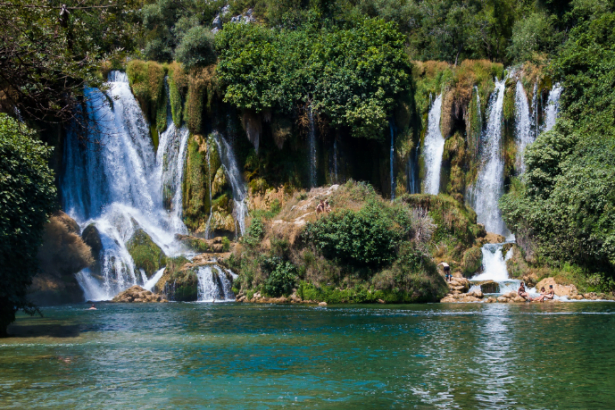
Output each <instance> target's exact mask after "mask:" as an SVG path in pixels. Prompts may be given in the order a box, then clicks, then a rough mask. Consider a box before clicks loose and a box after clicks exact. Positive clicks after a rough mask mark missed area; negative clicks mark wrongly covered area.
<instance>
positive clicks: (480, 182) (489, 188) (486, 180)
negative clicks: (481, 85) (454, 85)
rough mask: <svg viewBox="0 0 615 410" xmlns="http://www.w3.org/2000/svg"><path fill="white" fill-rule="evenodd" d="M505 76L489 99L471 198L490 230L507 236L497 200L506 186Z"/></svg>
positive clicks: (479, 217) (480, 221) (475, 208)
mask: <svg viewBox="0 0 615 410" xmlns="http://www.w3.org/2000/svg"><path fill="white" fill-rule="evenodd" d="M505 84H506V79H503V80H501V81H499V80H497V79H496V81H495V90H494V92H493V93H492V94H491V97H490V100H489V109H488V120H487V126H486V128H485V129H484V130H483V134H482V137H481V144H482V146H481V160H482V161H481V162H482V165H481V168H480V170H479V173H478V178H477V181H476V185H475V186H474V187H473V189H471V190H469V194H470V202H471V203H472V204H473V208H474V210H475V211H476V214H477V216H478V222H479V223H482V224H484V225H485V229H486V230H487V232H494V233H497V234H500V235H504V236H506V235H507V234H508V230H507V229H506V225H505V224H504V221H503V220H502V215H501V213H500V209H499V207H498V201H499V199H500V197H501V196H502V193H503V188H504V157H503V155H502V143H501V140H502V109H503V106H504V92H505Z"/></svg>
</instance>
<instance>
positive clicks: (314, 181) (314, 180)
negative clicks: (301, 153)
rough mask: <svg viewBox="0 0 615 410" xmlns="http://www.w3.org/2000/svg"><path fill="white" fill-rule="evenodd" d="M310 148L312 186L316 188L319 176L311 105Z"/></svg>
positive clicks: (309, 114)
mask: <svg viewBox="0 0 615 410" xmlns="http://www.w3.org/2000/svg"><path fill="white" fill-rule="evenodd" d="M308 150H309V158H308V159H309V164H310V188H314V187H315V186H316V184H317V183H318V178H317V170H318V167H317V165H318V164H317V163H316V160H317V152H316V127H315V126H314V113H313V112H312V107H311V106H310V108H309V110H308Z"/></svg>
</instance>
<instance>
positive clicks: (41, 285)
mask: <svg viewBox="0 0 615 410" xmlns="http://www.w3.org/2000/svg"><path fill="white" fill-rule="evenodd" d="M37 258H38V262H39V267H40V272H39V273H38V274H36V275H35V276H34V278H33V279H32V284H31V285H30V287H29V288H28V300H29V301H30V302H32V303H34V304H37V305H39V306H48V305H59V304H63V303H79V302H83V301H84V296H83V291H82V289H81V287H80V286H79V283H78V282H77V280H76V278H75V274H76V273H77V272H79V271H80V270H81V269H84V268H87V267H89V266H91V265H92V264H93V263H94V259H93V258H92V250H91V248H90V247H89V246H88V245H87V244H86V243H85V242H84V241H83V239H82V238H81V236H80V235H79V225H78V224H77V222H75V221H74V220H73V219H72V218H71V217H70V216H68V215H67V214H65V213H64V212H56V213H54V214H53V215H51V217H50V218H49V222H48V223H47V224H46V225H45V228H44V231H43V244H42V246H41V247H40V248H39V251H38V255H37Z"/></svg>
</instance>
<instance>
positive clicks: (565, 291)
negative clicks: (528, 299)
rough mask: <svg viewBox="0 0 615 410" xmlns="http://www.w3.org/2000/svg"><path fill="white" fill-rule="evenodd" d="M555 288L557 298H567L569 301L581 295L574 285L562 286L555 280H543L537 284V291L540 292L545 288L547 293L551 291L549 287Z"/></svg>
mask: <svg viewBox="0 0 615 410" xmlns="http://www.w3.org/2000/svg"><path fill="white" fill-rule="evenodd" d="M551 285H552V286H553V291H554V292H555V296H565V297H567V298H568V299H571V298H573V297H575V296H577V295H578V294H579V292H578V291H577V287H576V286H574V285H560V284H558V283H557V282H555V279H553V278H546V279H543V280H541V281H540V282H538V283H537V284H536V290H537V291H540V289H541V288H542V287H544V288H545V289H546V290H547V291H549V286H551Z"/></svg>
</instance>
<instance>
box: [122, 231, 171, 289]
mask: <svg viewBox="0 0 615 410" xmlns="http://www.w3.org/2000/svg"><path fill="white" fill-rule="evenodd" d="M126 249H128V253H130V256H132V260H133V261H134V263H135V267H136V268H137V269H143V271H144V272H145V274H146V275H147V277H148V278H149V277H151V276H152V275H153V274H154V273H156V271H158V270H159V269H160V268H164V267H165V266H166V263H167V257H166V255H165V254H164V252H163V251H162V249H160V246H158V245H156V243H154V241H153V240H152V238H151V237H150V236H149V235H148V234H147V233H146V232H145V231H144V230H143V229H141V228H138V229H137V230H136V231H135V233H134V234H133V235H132V237H131V238H130V239H129V240H128V242H127V243H126Z"/></svg>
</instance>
